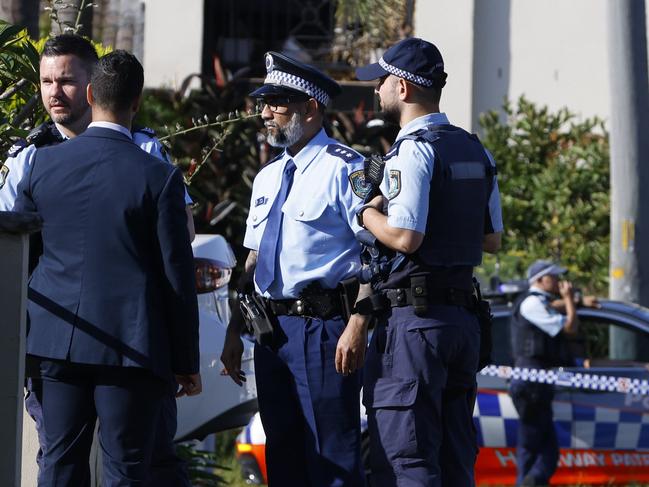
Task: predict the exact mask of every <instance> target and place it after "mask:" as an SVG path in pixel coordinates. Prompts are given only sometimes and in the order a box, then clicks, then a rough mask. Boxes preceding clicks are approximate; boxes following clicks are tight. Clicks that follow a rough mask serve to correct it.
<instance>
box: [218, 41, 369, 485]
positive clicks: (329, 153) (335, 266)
mask: <svg viewBox="0 0 649 487" xmlns="http://www.w3.org/2000/svg"><path fill="white" fill-rule="evenodd" d="M266 69H267V77H266V79H265V82H264V85H263V86H261V87H260V88H258V89H257V90H255V91H254V92H253V93H252V94H251V96H253V97H255V98H258V99H259V100H260V103H259V106H260V109H261V110H262V111H261V115H262V118H263V120H264V124H265V126H266V130H267V141H268V142H269V143H270V144H271V145H273V146H275V147H281V148H283V149H284V150H283V152H282V153H281V154H279V156H277V157H276V158H275V159H273V160H272V161H270V162H269V163H268V164H267V165H265V166H264V167H263V168H262V169H261V170H260V171H259V174H258V175H257V177H256V178H255V181H254V185H253V190H252V197H251V201H250V213H249V215H248V219H247V220H246V234H245V239H244V245H245V246H246V247H248V248H249V249H250V250H251V252H250V255H249V257H248V261H247V263H246V275H247V276H249V281H248V282H245V280H244V282H243V283H241V284H240V292H244V293H247V294H251V293H253V292H256V293H258V295H261V296H263V297H264V298H265V303H266V306H267V310H268V312H269V315H270V321H271V323H272V325H273V327H274V330H273V335H272V340H271V341H270V343H265V344H260V343H258V344H257V345H256V347H255V379H256V383H257V393H258V400H259V412H260V415H261V421H262V424H263V426H264V430H265V432H266V462H267V468H268V481H269V485H270V486H271V487H273V486H277V487H304V486H310V487H329V486H347V487H352V486H362V485H364V478H363V474H362V470H363V469H362V465H361V457H360V411H359V409H360V407H359V406H360V405H359V402H360V397H359V391H360V371H359V368H360V367H361V366H362V363H363V359H364V353H365V347H366V341H367V325H368V322H369V317H368V316H363V315H361V314H360V313H357V312H353V313H352V314H351V316H350V317H343V314H344V310H343V307H342V305H341V293H340V283H341V281H343V280H346V279H348V278H351V277H354V276H355V275H356V274H357V272H358V271H359V269H360V265H361V264H360V244H359V243H358V241H357V239H356V236H357V234H358V233H360V232H361V231H362V228H361V227H360V226H359V225H358V223H357V221H356V212H357V211H358V209H359V208H360V206H361V205H362V202H363V198H364V197H365V196H366V194H367V192H368V190H369V188H368V187H367V185H366V184H365V180H364V171H363V166H364V164H363V161H364V159H363V157H362V156H361V155H360V154H358V153H357V152H356V151H354V150H353V149H350V148H349V147H346V146H344V145H342V144H340V143H339V142H337V141H336V140H334V139H332V138H331V137H329V136H328V135H327V133H326V132H325V130H324V129H323V128H322V124H323V118H324V110H325V107H326V106H327V105H328V104H329V101H330V98H331V97H333V96H335V95H337V94H338V93H339V92H340V87H339V86H338V84H337V83H336V82H335V81H333V80H332V79H330V78H329V77H328V76H326V75H325V74H323V73H321V72H320V71H318V70H316V69H315V68H313V67H311V66H308V65H306V64H303V63H300V62H298V61H295V60H293V59H291V58H288V57H286V56H284V55H282V54H280V53H275V52H269V53H267V54H266ZM253 283H254V286H253ZM253 290H254V291H253ZM351 306H352V307H353V306H354V303H353V302H352V303H351ZM241 330H242V323H241V321H240V319H239V318H237V317H236V315H235V316H234V317H233V319H232V321H231V322H230V325H229V326H228V333H227V335H226V342H225V346H224V349H223V354H222V356H221V360H222V361H223V364H224V366H225V368H224V373H227V374H229V375H230V376H231V377H232V378H233V379H234V380H235V381H236V382H237V383H241V381H242V380H243V379H244V378H243V376H242V375H241V372H240V366H241V351H242V347H241V339H240V333H241Z"/></svg>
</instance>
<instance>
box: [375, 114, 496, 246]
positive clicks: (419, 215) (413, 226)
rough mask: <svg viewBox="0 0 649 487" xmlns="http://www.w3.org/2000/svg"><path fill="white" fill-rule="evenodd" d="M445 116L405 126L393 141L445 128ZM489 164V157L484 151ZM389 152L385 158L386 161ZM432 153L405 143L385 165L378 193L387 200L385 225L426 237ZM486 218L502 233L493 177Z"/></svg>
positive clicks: (424, 145) (427, 147)
mask: <svg viewBox="0 0 649 487" xmlns="http://www.w3.org/2000/svg"><path fill="white" fill-rule="evenodd" d="M448 123H449V121H448V118H447V117H446V114H444V113H430V114H428V115H424V116H421V117H418V118H416V119H414V120H411V121H410V122H408V123H407V124H406V125H405V126H404V127H403V128H402V129H401V130H400V131H399V133H398V134H397V138H396V140H397V141H398V140H399V139H401V138H403V137H404V136H406V135H408V134H412V133H413V132H416V131H417V130H420V129H423V128H425V127H427V126H429V125H442V124H448ZM485 152H486V153H487V156H488V157H489V160H490V161H491V163H492V164H493V165H494V166H495V165H496V164H495V162H494V160H493V157H492V155H491V154H490V153H489V151H487V150H486V149H485ZM389 155H390V152H388V154H387V155H386V157H388V156H389ZM434 164H435V152H434V151H433V147H432V145H431V144H429V143H427V142H424V141H420V140H404V141H403V142H401V145H400V146H399V153H398V154H397V155H396V156H394V157H390V158H388V159H387V160H386V163H385V173H384V177H383V181H382V183H381V192H382V193H383V194H384V195H386V196H387V197H388V200H389V203H388V225H390V226H391V227H395V228H405V229H407V230H414V231H416V232H419V233H426V221H427V217H428V203H429V193H430V182H431V179H432V177H433V167H434ZM489 214H490V216H491V224H492V227H493V230H494V232H502V230H503V219H502V210H501V207H500V192H499V191H498V182H497V180H496V176H494V184H493V189H492V191H491V195H490V196H489Z"/></svg>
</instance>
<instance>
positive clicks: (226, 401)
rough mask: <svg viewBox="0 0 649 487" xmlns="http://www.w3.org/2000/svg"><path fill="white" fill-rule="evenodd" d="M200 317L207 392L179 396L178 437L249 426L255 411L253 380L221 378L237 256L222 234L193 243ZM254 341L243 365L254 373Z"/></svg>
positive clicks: (248, 345) (197, 436)
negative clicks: (242, 381) (230, 287)
mask: <svg viewBox="0 0 649 487" xmlns="http://www.w3.org/2000/svg"><path fill="white" fill-rule="evenodd" d="M192 249H193V251H194V264H195V269H196V289H197V291H198V312H199V318H200V325H199V336H200V353H201V362H200V371H201V379H202V382H203V392H202V393H201V394H200V395H198V396H195V397H182V398H180V399H179V400H178V430H177V433H176V440H177V441H184V440H190V439H202V438H204V437H205V436H206V435H208V434H210V433H214V432H217V431H223V430H226V429H232V428H238V427H241V426H243V425H245V424H246V423H247V422H248V420H249V419H250V417H251V416H252V415H253V414H254V413H255V411H256V410H257V390H256V388H255V381H254V380H252V381H248V382H246V383H245V384H244V386H243V387H239V386H237V385H236V384H235V383H234V382H233V381H232V379H230V377H228V376H225V377H224V376H221V375H220V373H219V372H220V371H221V367H222V364H221V360H220V355H221V350H222V349H223V343H224V342H225V330H226V328H227V324H228V321H229V320H230V307H229V304H228V283H229V281H230V276H231V274H232V269H233V268H234V266H235V265H236V259H235V257H234V254H233V252H232V249H231V248H230V245H229V244H228V242H227V241H226V240H225V238H223V237H222V236H221V235H196V238H195V239H194V241H193V242H192ZM252 351H253V345H252V343H250V342H247V343H246V344H245V348H244V353H243V357H242V365H241V368H242V370H243V371H244V372H246V373H248V374H250V375H251V376H252V374H253V362H252Z"/></svg>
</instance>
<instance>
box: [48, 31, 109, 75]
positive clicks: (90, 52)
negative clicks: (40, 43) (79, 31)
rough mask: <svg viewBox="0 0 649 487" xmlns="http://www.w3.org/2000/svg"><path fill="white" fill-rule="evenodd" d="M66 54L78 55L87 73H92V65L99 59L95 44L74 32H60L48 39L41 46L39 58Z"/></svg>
mask: <svg viewBox="0 0 649 487" xmlns="http://www.w3.org/2000/svg"><path fill="white" fill-rule="evenodd" d="M66 54H70V55H73V56H76V57H78V58H79V59H80V60H81V62H82V64H83V67H84V69H85V70H86V72H87V73H88V75H90V74H91V73H92V69H93V67H94V66H95V64H96V63H97V61H98V60H99V56H97V51H96V50H95V46H93V45H92V43H91V42H90V41H89V40H88V39H86V38H85V37H81V36H79V35H76V34H61V35H58V36H56V37H51V38H50V39H48V40H47V42H46V43H45V46H44V47H43V53H42V54H41V59H42V58H44V57H54V56H65V55H66Z"/></svg>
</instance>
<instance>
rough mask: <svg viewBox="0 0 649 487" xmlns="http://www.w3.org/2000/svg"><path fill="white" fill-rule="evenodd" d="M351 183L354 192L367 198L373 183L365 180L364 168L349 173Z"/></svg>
mask: <svg viewBox="0 0 649 487" xmlns="http://www.w3.org/2000/svg"><path fill="white" fill-rule="evenodd" d="M349 184H351V186H352V191H353V192H354V194H355V195H356V196H358V197H359V198H361V199H365V197H366V196H367V195H368V194H369V192H370V191H371V189H372V185H371V184H369V183H367V182H365V171H364V170H363V169H359V170H358V171H354V172H353V173H351V174H350V175H349Z"/></svg>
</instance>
